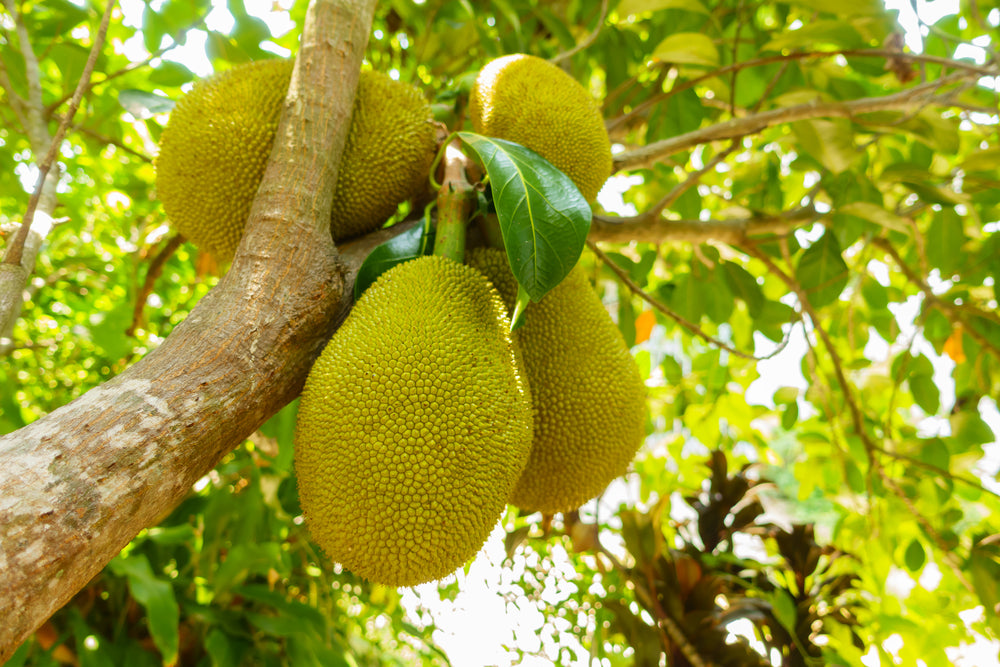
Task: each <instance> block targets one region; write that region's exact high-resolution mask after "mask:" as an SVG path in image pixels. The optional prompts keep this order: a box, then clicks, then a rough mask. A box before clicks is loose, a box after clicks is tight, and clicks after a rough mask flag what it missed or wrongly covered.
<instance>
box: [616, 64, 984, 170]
mask: <svg viewBox="0 0 1000 667" xmlns="http://www.w3.org/2000/svg"><path fill="white" fill-rule="evenodd" d="M970 76H971V75H970V73H968V72H963V73H960V74H953V75H950V76H947V77H944V78H942V79H940V80H938V81H934V82H932V83H926V84H922V85H920V86H914V87H913V88H910V89H908V90H904V91H902V92H899V93H895V94H893V95H884V96H881V97H864V98H861V99H857V100H851V101H849V102H819V101H817V102H810V103H808V104H798V105H795V106H791V107H782V108H780V109H771V110H770V111H764V112H762V113H758V114H753V115H750V116H744V117H742V118H735V119H733V120H730V121H726V122H725V123H718V124H716V125H711V126H709V127H704V128H701V129H698V130H694V131H691V132H686V133H684V134H680V135H678V136H676V137H671V138H670V139H664V140H663V141H657V142H654V143H652V144H648V145H646V146H643V147H641V148H636V149H634V150H630V151H625V152H623V153H619V154H617V155H615V160H614V164H615V166H614V169H615V171H621V170H624V169H644V168H648V167H650V166H651V165H653V164H654V163H656V162H657V161H659V160H661V159H662V158H664V157H666V156H669V155H673V154H674V153H679V152H681V151H685V150H688V149H690V148H694V147H695V146H699V145H701V144H706V143H709V142H712V141H725V140H730V139H738V138H740V137H745V136H747V135H750V134H757V133H759V132H762V131H763V130H766V129H767V128H769V127H772V126H774V125H780V124H784V123H794V122H796V121H800V120H808V119H811V118H850V119H853V118H856V117H857V116H859V115H862V114H866V113H872V112H875V111H907V110H910V109H913V108H915V107H919V106H921V105H926V104H930V103H934V102H935V101H944V100H946V99H947V98H948V97H949V96H950V95H951V92H950V91H949V92H945V93H941V92H939V91H940V89H941V88H942V87H946V86H948V85H950V84H953V83H958V82H960V81H965V80H967V79H968V78H969V77H970Z"/></svg>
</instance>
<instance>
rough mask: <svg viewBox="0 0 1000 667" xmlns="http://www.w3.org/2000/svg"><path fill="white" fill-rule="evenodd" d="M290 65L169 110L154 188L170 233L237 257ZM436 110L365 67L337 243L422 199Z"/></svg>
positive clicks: (213, 80)
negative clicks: (402, 205) (406, 203)
mask: <svg viewBox="0 0 1000 667" xmlns="http://www.w3.org/2000/svg"><path fill="white" fill-rule="evenodd" d="M293 66H294V63H293V61H291V60H263V61H258V62H254V63H249V64H246V65H240V66H237V67H234V68H232V69H229V70H226V71H225V72H222V73H220V74H217V75H215V76H213V77H210V78H208V79H205V80H203V81H200V82H198V83H196V84H195V86H194V88H193V89H192V90H191V92H190V93H189V94H187V95H185V96H184V97H183V98H181V99H180V100H179V101H178V103H177V105H176V106H175V107H174V110H173V111H172V112H171V114H170V120H169V122H168V123H167V127H166V128H165V129H164V130H163V136H162V138H161V140H160V152H159V155H158V156H157V158H156V187H157V191H158V193H159V196H160V199H161V201H162V202H163V207H164V209H165V210H166V212H167V217H168V218H169V220H170V223H171V224H172V225H173V227H174V228H175V229H176V230H177V231H179V232H180V233H181V234H183V235H184V236H186V237H187V238H188V239H189V240H190V241H191V242H192V243H194V244H195V245H197V246H198V247H199V248H203V249H205V250H208V251H209V252H211V253H212V254H214V255H216V256H217V257H219V258H220V259H222V260H224V261H226V260H229V259H232V257H233V255H234V254H235V252H236V247H237V245H238V244H239V240H240V237H241V236H242V235H243V229H244V227H245V225H246V220H247V218H248V217H249V215H250V206H251V204H252V203H253V198H254V195H256V193H257V188H258V187H259V186H260V181H261V179H262V178H263V176H264V167H265V166H266V164H267V159H268V157H269V155H270V153H271V146H272V145H273V144H274V136H275V132H276V130H277V127H278V117H279V115H280V112H281V106H282V103H283V101H284V99H285V94H286V93H287V91H288V84H289V81H290V80H291V75H292V68H293ZM431 119H432V114H431V109H430V105H429V104H428V103H427V101H426V100H425V99H424V98H423V96H422V95H421V94H420V91H418V90H417V89H416V88H414V87H412V86H410V85H409V84H406V83H401V82H399V81H394V80H392V79H390V78H389V77H388V76H386V75H385V74H381V73H379V72H373V71H364V72H362V73H361V78H360V80H359V82H358V90H357V93H356V96H355V100H354V109H353V113H352V118H351V127H350V129H349V132H348V138H347V143H346V145H345V147H344V154H343V157H342V158H341V162H340V171H339V177H338V179H337V187H336V190H335V191H334V197H333V211H332V214H331V232H332V234H333V237H334V239H336V240H339V239H343V238H348V237H350V236H356V235H359V234H364V233H366V232H369V231H372V230H373V229H376V228H378V227H379V226H381V225H382V223H384V222H385V220H386V219H387V218H389V217H390V216H391V215H392V214H393V213H394V212H395V211H396V206H397V205H398V204H399V202H401V201H404V200H406V199H409V198H410V197H412V196H414V195H415V194H417V193H418V192H419V190H420V188H421V187H422V186H423V183H424V181H425V180H426V178H427V174H428V171H429V170H430V163H431V161H432V160H433V158H434V150H435V142H436V138H435V130H434V126H433V124H432V120H431Z"/></svg>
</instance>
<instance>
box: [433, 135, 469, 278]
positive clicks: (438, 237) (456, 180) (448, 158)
mask: <svg viewBox="0 0 1000 667" xmlns="http://www.w3.org/2000/svg"><path fill="white" fill-rule="evenodd" d="M458 146H459V144H458V140H457V139H456V140H455V141H453V142H452V143H450V144H448V147H447V148H446V149H445V155H444V181H443V182H442V184H441V188H440V189H439V190H438V195H437V209H438V220H437V231H436V233H435V237H434V254H435V255H440V256H442V257H448V258H449V259H453V260H455V261H456V262H459V263H462V262H463V261H464V259H465V227H466V225H467V224H468V222H469V218H470V217H471V216H472V213H473V212H474V211H475V209H476V198H477V195H476V190H475V189H474V188H473V187H472V184H470V183H469V179H468V177H467V176H466V171H465V166H466V160H467V158H466V156H465V154H464V153H463V152H462V151H461V150H460V149H459V147H458Z"/></svg>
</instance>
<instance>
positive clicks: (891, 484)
mask: <svg viewBox="0 0 1000 667" xmlns="http://www.w3.org/2000/svg"><path fill="white" fill-rule="evenodd" d="M749 252H750V253H751V254H752V255H754V256H755V257H756V258H757V259H759V260H761V261H762V262H763V263H764V265H765V266H767V268H768V270H769V271H771V272H772V273H774V274H775V275H776V276H778V277H779V278H780V279H781V280H782V282H784V283H785V284H786V285H787V286H788V288H789V289H790V290H792V291H793V292H795V295H796V297H797V298H798V300H799V305H800V307H801V308H802V310H803V312H805V313H806V314H807V315H808V316H809V319H810V320H811V321H812V323H813V330H814V331H816V333H817V334H819V337H820V339H821V340H822V341H823V346H824V347H825V348H826V351H827V353H828V354H829V355H830V360H831V361H832V362H833V371H834V375H835V376H836V378H837V384H839V385H840V390H841V392H842V393H843V396H844V402H845V403H847V408H848V411H849V412H850V413H851V421H852V423H853V425H854V430H855V432H856V433H857V434H858V437H859V438H861V442H862V444H864V447H865V452H866V454H867V455H868V461H869V465H870V467H871V469H872V471H873V472H875V473H876V474H878V476H879V479H881V480H882V482H883V483H884V484H885V485H886V486H887V487H888V488H889V489H890V490H891V491H892V492H893V494H895V495H896V496H897V497H899V499H900V500H902V501H903V504H904V505H906V508H907V510H909V512H910V514H912V515H913V517H914V518H915V519H916V520H917V522H918V523H920V525H921V526H922V527H923V528H924V530H925V531H926V532H927V534H928V535H929V536H930V537H931V539H933V540H934V541H935V543H936V545H937V547H938V548H939V549H940V550H941V552H942V556H943V558H944V560H945V562H946V563H947V564H948V566H949V568H950V569H951V570H952V572H953V573H954V575H955V577H956V578H957V579H958V580H959V582H960V583H961V584H962V585H963V586H964V587H965V588H966V589H967V590H969V592H973V593H974V592H975V589H973V587H972V585H971V584H970V583H969V581H968V579H967V578H966V577H965V574H964V573H963V572H962V570H961V568H960V566H959V563H958V562H957V561H956V560H955V557H954V554H953V553H952V551H951V550H949V549H948V548H947V545H946V544H945V542H944V540H943V539H942V537H941V534H940V533H938V532H937V530H936V529H935V528H934V526H933V525H932V524H931V522H930V521H929V520H928V519H927V517H925V516H924V515H923V514H921V513H920V511H919V510H918V509H917V507H916V506H915V505H914V504H913V501H912V500H910V498H909V497H907V495H906V493H904V492H903V490H902V489H901V488H899V485H898V484H896V482H895V481H894V480H893V479H892V478H890V477H889V475H888V474H887V473H886V472H885V469H884V468H883V467H882V464H881V463H880V462H879V459H878V457H877V456H876V453H877V452H879V451H881V450H882V448H881V447H879V446H878V445H877V444H876V443H875V441H874V440H872V437H871V436H870V435H869V434H868V431H867V430H866V429H865V427H864V416H863V414H862V412H861V408H860V406H859V405H858V402H857V398H856V397H855V396H854V392H853V391H852V388H851V385H850V383H849V382H848V380H847V376H846V375H845V374H844V368H843V362H842V361H841V359H840V354H838V353H837V350H836V348H835V347H834V346H833V341H831V340H830V336H829V334H828V333H827V332H826V330H825V329H823V328H822V327H821V326H819V318H818V316H817V315H816V311H815V310H814V309H813V307H812V304H810V303H809V299H808V297H807V295H806V293H805V290H803V289H802V286H801V285H799V283H798V281H796V280H795V279H793V278H792V277H791V276H789V275H788V274H786V273H785V272H784V271H782V270H781V269H780V268H778V266H777V265H775V263H774V262H773V261H771V258H769V257H768V256H767V255H766V254H764V253H763V252H761V251H760V250H759V249H758V248H750V249H749Z"/></svg>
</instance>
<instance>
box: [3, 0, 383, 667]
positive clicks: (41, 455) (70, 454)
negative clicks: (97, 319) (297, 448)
mask: <svg viewBox="0 0 1000 667" xmlns="http://www.w3.org/2000/svg"><path fill="white" fill-rule="evenodd" d="M373 13H374V0H313V2H312V3H311V4H310V7H309V10H308V13H307V18H306V23H305V31H304V35H303V40H302V47H301V50H300V54H299V57H298V58H297V59H296V64H295V71H294V74H293V76H292V82H291V86H290V89H289V93H288V98H287V100H286V103H285V107H284V111H283V114H282V119H281V122H280V125H279V127H278V133H277V138H276V140H275V147H274V150H273V151H272V155H271V160H270V162H269V164H268V168H267V171H266V173H265V175H264V181H263V182H262V185H261V188H260V191H259V192H258V195H257V199H256V200H255V202H254V207H253V211H252V212H251V215H250V220H249V222H248V224H247V231H246V234H245V235H244V238H243V241H242V243H241V245H240V248H239V250H238V251H237V255H236V259H235V261H234V263H233V266H232V268H231V269H230V271H229V272H228V273H227V274H226V275H225V276H224V277H223V279H222V280H221V281H220V282H219V284H218V285H217V286H216V287H215V289H213V290H212V291H211V292H210V293H209V294H208V295H206V296H205V297H204V298H203V299H202V300H201V302H200V303H199V304H198V306H197V307H196V308H195V309H194V310H193V311H192V312H191V314H190V315H189V316H188V318H187V319H186V320H185V321H184V322H183V323H181V324H180V325H179V326H178V327H177V328H176V329H175V330H174V331H173V332H172V333H171V334H170V336H168V337H167V339H166V340H165V341H164V342H163V344H162V345H161V346H160V347H159V348H158V349H156V350H154V351H153V352H151V353H150V354H149V355H147V356H146V357H145V358H144V359H142V360H141V361H139V362H138V363H136V364H135V365H134V366H132V367H130V368H129V369H127V370H126V371H125V372H123V373H122V374H121V375H119V376H118V377H116V378H114V379H112V380H110V381H109V382H107V383H105V384H104V385H102V386H100V387H98V388H96V389H93V390H91V391H89V392H87V393H86V394H85V395H83V396H81V397H80V398H78V399H77V400H75V401H73V402H72V403H70V404H68V405H66V406H63V407H62V408H60V409H58V410H56V411H54V412H52V413H51V414H49V415H46V416H45V417H43V418H41V419H39V420H38V421H36V422H34V423H32V424H30V425H28V426H26V427H24V428H22V429H20V430H18V431H15V432H13V433H10V434H8V435H6V436H4V437H2V438H0V461H3V465H2V466H0V576H2V578H3V582H4V586H3V588H2V590H0V610H3V613H2V616H3V622H0V663H3V662H4V661H6V659H7V658H9V657H10V655H11V654H12V653H13V651H14V650H15V649H16V648H17V646H18V645H19V644H20V643H21V642H22V641H23V640H24V639H25V638H26V637H27V636H28V635H29V634H30V633H31V632H33V631H34V630H35V629H36V628H37V627H38V626H39V625H41V624H42V623H43V622H44V621H45V620H46V619H47V618H48V617H49V616H50V615H51V614H52V613H53V612H55V611H56V610H58V609H59V608H60V607H61V606H62V605H63V604H65V603H66V602H67V601H68V600H69V599H70V598H71V597H72V596H73V595H74V594H75V593H76V592H77V591H78V590H80V589H81V588H82V587H83V586H84V585H86V584H87V582H88V581H89V580H90V579H91V578H92V577H94V576H95V575H96V574H97V573H98V572H100V570H101V569H102V568H103V567H104V566H105V565H106V564H107V563H108V561H110V560H111V559H112V558H114V556H115V555H116V554H117V553H118V552H119V551H120V550H121V548H122V547H124V546H125V545H126V544H127V543H128V542H129V540H131V539H132V538H133V537H134V536H135V535H136V534H137V533H138V532H139V531H140V530H142V529H143V528H145V527H147V526H150V525H152V524H154V523H155V522H156V521H158V520H159V519H160V518H162V517H163V515H164V514H165V513H167V512H169V511H170V510H171V509H172V508H173V507H175V506H176V505H177V504H178V503H179V502H180V501H181V500H182V499H183V498H184V496H185V495H186V494H187V493H188V491H189V489H190V487H191V485H192V484H193V483H194V482H195V481H196V480H198V479H199V478H200V477H201V476H203V475H204V474H206V473H207V472H208V471H209V470H211V469H212V468H213V467H214V466H215V465H216V463H217V462H218V461H219V459H220V458H221V457H222V456H223V455H224V454H226V453H227V452H229V451H230V450H232V449H233V448H234V447H235V446H236V445H237V444H239V443H240V442H241V441H242V440H243V439H244V438H246V437H247V436H248V435H249V434H250V433H252V432H253V431H254V430H255V429H256V428H257V427H258V426H260V424H262V423H263V422H264V421H265V420H267V418H268V417H270V416H271V415H272V414H274V413H275V412H277V411H278V410H279V409H280V408H281V407H282V406H284V405H285V404H287V403H288V401H290V400H291V399H292V398H294V397H295V396H296V395H298V393H299V391H300V390H301V388H302V383H303V382H304V379H305V376H306V373H307V372H308V369H309V367H310V365H311V363H312V361H313V359H314V358H315V356H316V355H317V354H318V353H319V351H320V349H321V348H322V346H323V344H324V343H325V341H326V340H327V338H328V337H329V335H330V334H331V333H332V331H333V330H334V329H335V327H336V325H337V323H339V322H340V321H341V320H342V318H343V316H344V315H345V314H346V312H347V309H348V308H349V305H350V302H351V298H350V294H351V292H350V283H351V280H352V277H353V275H354V273H355V272H356V270H357V266H358V265H359V264H360V261H361V260H362V259H363V258H364V256H365V254H366V253H367V252H368V251H369V250H370V249H371V248H372V247H373V246H374V245H375V244H377V243H378V242H380V241H381V240H384V237H385V234H382V235H381V238H379V237H378V236H373V237H370V238H366V239H365V240H364V241H362V242H358V243H355V244H353V245H352V246H350V247H349V248H348V249H347V251H346V252H345V253H344V254H343V256H340V255H338V253H337V250H336V249H335V248H334V246H333V241H332V239H331V237H330V231H329V220H330V207H331V202H332V199H333V189H334V185H335V183H336V175H337V167H338V165H339V162H340V153H341V151H342V149H343V146H344V141H345V139H346V134H347V128H348V124H349V120H350V114H351V108H352V105H353V99H354V91H355V89H356V87H357V81H358V76H359V71H360V66H361V59H362V56H363V53H364V49H365V46H366V44H367V40H368V35H369V32H370V30H371V21H372V16H373Z"/></svg>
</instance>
